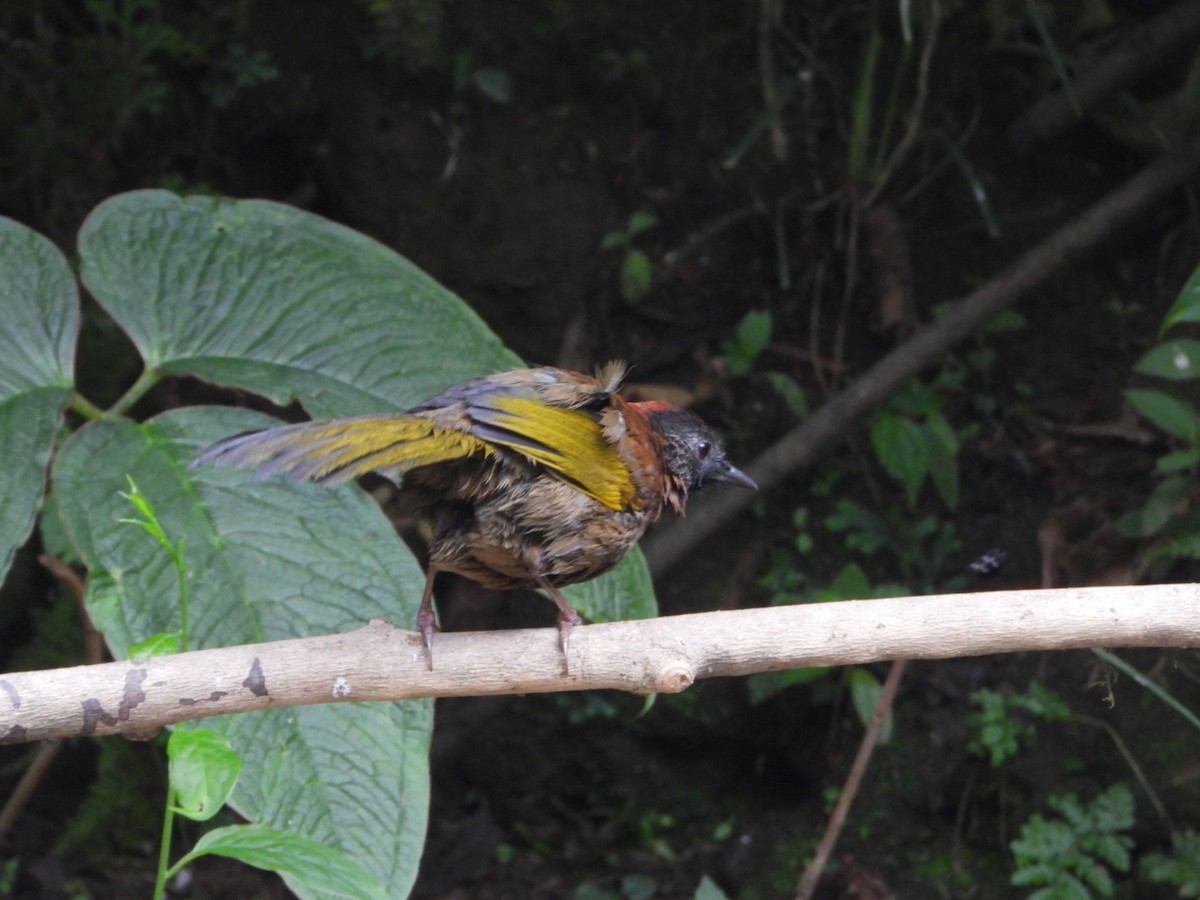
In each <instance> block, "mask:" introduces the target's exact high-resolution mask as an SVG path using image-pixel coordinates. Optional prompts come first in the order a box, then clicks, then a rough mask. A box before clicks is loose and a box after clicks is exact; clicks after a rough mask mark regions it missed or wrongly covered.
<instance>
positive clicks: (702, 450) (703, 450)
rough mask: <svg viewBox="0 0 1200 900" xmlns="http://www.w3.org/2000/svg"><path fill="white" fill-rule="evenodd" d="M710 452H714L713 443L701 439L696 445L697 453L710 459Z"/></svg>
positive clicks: (703, 457) (702, 457)
mask: <svg viewBox="0 0 1200 900" xmlns="http://www.w3.org/2000/svg"><path fill="white" fill-rule="evenodd" d="M710 453H712V444H710V443H709V442H708V441H701V442H700V443H699V444H697V445H696V455H697V456H699V457H700V458H701V459H708V454H710Z"/></svg>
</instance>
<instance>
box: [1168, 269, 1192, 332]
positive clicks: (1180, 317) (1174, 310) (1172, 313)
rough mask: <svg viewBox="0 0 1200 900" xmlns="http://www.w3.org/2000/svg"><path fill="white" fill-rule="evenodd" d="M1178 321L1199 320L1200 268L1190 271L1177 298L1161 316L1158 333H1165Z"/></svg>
mask: <svg viewBox="0 0 1200 900" xmlns="http://www.w3.org/2000/svg"><path fill="white" fill-rule="evenodd" d="M1180 322H1200V268H1197V269H1196V271H1194V272H1193V273H1192V276H1191V277H1190V278H1189V279H1188V280H1187V284H1185V285H1184V286H1183V290H1181V291H1180V292H1179V297H1178V299H1176V301H1175V302H1174V303H1173V304H1171V308H1170V309H1168V310H1167V314H1166V315H1165V316H1163V321H1162V327H1160V328H1159V330H1158V333H1159V334H1160V335H1161V334H1165V333H1166V332H1167V330H1168V329H1169V328H1171V327H1173V326H1175V325H1178V324H1179V323H1180Z"/></svg>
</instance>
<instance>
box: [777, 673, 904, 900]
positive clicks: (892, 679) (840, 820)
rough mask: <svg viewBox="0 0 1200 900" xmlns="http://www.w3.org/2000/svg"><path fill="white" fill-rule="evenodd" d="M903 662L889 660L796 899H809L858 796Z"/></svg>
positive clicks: (894, 694)
mask: <svg viewBox="0 0 1200 900" xmlns="http://www.w3.org/2000/svg"><path fill="white" fill-rule="evenodd" d="M906 663H907V660H903V659H898V660H896V661H895V662H893V663H892V668H891V671H889V672H888V675H887V678H886V679H885V680H884V682H883V689H882V690H881V691H880V692H879V699H878V700H877V701H876V702H875V711H874V712H873V713H871V721H870V722H869V723H868V724H867V730H866V732H864V733H863V737H862V742H861V743H860V744H859V745H858V753H857V754H855V756H854V765H852V766H851V767H850V772H849V774H848V775H847V776H846V783H845V784H843V785H842V792H841V793H840V794H839V795H838V799H837V804H836V805H835V806H834V807H833V813H832V814H831V815H830V816H829V823H828V824H827V825H826V826H825V833H824V834H823V835H822V836H821V843H819V844H818V845H817V851H816V853H814V854H813V859H812V862H810V863H809V864H808V867H807V868H806V869H805V870H804V874H803V875H801V876H800V882H799V883H798V884H797V885H796V900H809V898H810V897H812V895H813V892H814V891H815V890H816V889H817V881H818V879H820V877H821V873H822V872H823V871H824V870H825V864H826V863H827V862H829V855H830V854H831V853H832V852H833V848H834V846H835V845H836V844H837V839H838V837H839V836H840V835H841V833H842V828H843V826H845V824H846V816H847V815H849V814H850V806H851V805H852V804H853V803H854V798H855V797H856V796H858V789H859V787H860V786H861V785H862V780H863V776H864V775H865V774H866V773H867V766H869V765H870V764H871V755H872V754H873V753H874V752H875V747H876V746H878V744H879V733H880V731H881V730H882V729H883V720H884V719H885V718H886V716H887V712H888V710H889V709H891V708H892V703H893V702H894V701H895V699H896V689H897V688H898V687H899V686H900V678H901V677H902V676H903V675H904V667H905V664H906Z"/></svg>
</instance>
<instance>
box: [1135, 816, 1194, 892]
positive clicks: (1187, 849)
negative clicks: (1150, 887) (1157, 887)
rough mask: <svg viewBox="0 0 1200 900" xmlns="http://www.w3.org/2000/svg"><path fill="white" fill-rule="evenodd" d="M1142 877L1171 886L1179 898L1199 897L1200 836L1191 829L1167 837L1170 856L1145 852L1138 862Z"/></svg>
mask: <svg viewBox="0 0 1200 900" xmlns="http://www.w3.org/2000/svg"><path fill="white" fill-rule="evenodd" d="M1139 871H1140V874H1141V875H1142V877H1144V878H1146V879H1148V880H1150V881H1158V882H1164V883H1166V884H1172V885H1174V886H1175V887H1176V888H1178V890H1179V896H1180V897H1200V833H1198V832H1196V831H1193V830H1191V829H1186V830H1183V831H1177V832H1175V833H1174V834H1173V835H1171V853H1170V854H1169V855H1168V854H1166V853H1147V854H1146V855H1145V856H1143V857H1142V859H1141V862H1140V863H1139Z"/></svg>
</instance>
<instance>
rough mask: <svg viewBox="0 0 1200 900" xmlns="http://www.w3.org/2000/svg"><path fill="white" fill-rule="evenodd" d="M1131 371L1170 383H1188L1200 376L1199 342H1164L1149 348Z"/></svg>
mask: <svg viewBox="0 0 1200 900" xmlns="http://www.w3.org/2000/svg"><path fill="white" fill-rule="evenodd" d="M1133 370H1134V371H1135V372H1139V373H1141V374H1142V375H1156V376H1158V377H1159V378H1169V379H1170V380H1171V381H1189V380H1191V379H1192V378H1195V377H1196V376H1197V375H1200V341H1196V340H1192V339H1191V338H1180V339H1179V340H1174V341H1165V342H1164V343H1161V344H1159V345H1158V346H1156V347H1153V348H1151V350H1150V352H1149V353H1147V354H1146V355H1145V356H1143V357H1142V358H1141V359H1140V360H1138V363H1137V365H1136V366H1134V367H1133Z"/></svg>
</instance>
